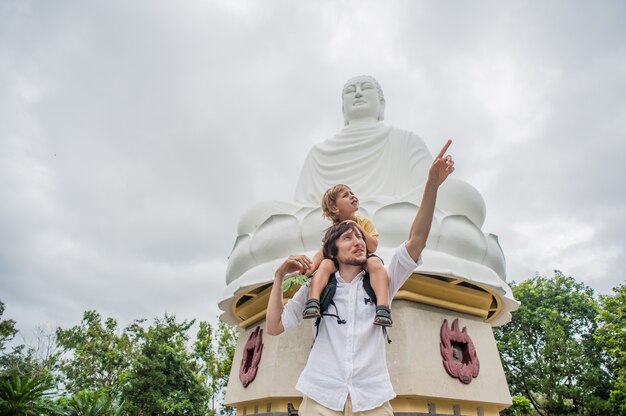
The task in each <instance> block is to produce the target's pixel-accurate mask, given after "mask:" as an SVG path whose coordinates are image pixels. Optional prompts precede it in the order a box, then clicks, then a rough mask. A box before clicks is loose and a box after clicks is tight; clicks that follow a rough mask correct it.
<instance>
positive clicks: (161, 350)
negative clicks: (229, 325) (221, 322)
mask: <svg viewBox="0 0 626 416" xmlns="http://www.w3.org/2000/svg"><path fill="white" fill-rule="evenodd" d="M192 325H193V321H191V322H182V323H177V322H176V320H175V318H174V317H173V316H168V315H166V316H165V317H164V318H163V319H157V320H155V323H154V326H151V327H150V328H149V329H148V330H147V331H146V333H145V335H144V338H143V342H142V345H141V348H140V350H139V356H138V358H137V362H136V363H135V365H134V366H133V368H132V370H131V373H130V375H129V378H128V383H127V384H126V385H125V386H124V388H123V391H122V397H123V398H124V402H125V408H126V410H127V411H128V413H130V414H141V415H206V414H207V413H208V403H209V399H210V397H211V394H210V390H209V389H208V388H207V386H206V385H205V384H204V383H203V380H202V378H201V377H199V374H198V365H197V363H196V361H195V360H194V359H193V356H192V354H191V353H190V352H189V351H188V350H187V348H186V342H187V340H188V336H187V331H188V330H189V328H190V327H191V326H192Z"/></svg>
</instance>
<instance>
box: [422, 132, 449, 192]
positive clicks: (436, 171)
mask: <svg viewBox="0 0 626 416" xmlns="http://www.w3.org/2000/svg"><path fill="white" fill-rule="evenodd" d="M451 144H452V140H450V139H448V141H447V142H446V144H445V145H444V146H443V148H442V149H441V151H440V152H439V154H438V155H437V157H436V158H435V160H434V162H433V164H432V166H431V167H430V171H429V172H428V181H429V182H430V183H431V184H433V185H435V186H439V185H441V184H442V183H443V182H444V181H445V180H446V179H447V178H448V175H450V174H451V173H452V172H454V160H452V156H450V155H446V151H447V150H448V147H450V145H451Z"/></svg>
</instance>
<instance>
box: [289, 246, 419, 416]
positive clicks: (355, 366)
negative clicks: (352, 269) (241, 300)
mask: <svg viewBox="0 0 626 416" xmlns="http://www.w3.org/2000/svg"><path fill="white" fill-rule="evenodd" d="M420 264H421V258H420V259H418V261H417V262H415V261H414V260H413V259H412V258H411V256H410V255H409V253H408V252H407V250H406V247H405V244H404V243H403V244H402V245H401V246H400V247H398V248H397V249H396V252H395V253H394V255H393V257H392V259H391V261H390V262H389V265H388V268H387V271H388V274H389V297H390V299H392V298H393V296H394V295H395V294H396V292H397V291H398V289H400V287H401V286H402V285H403V284H404V282H405V281H406V280H407V279H408V277H409V276H410V275H411V273H412V272H413V271H414V270H415V268H416V267H417V266H419V265H420ZM364 274H365V272H361V273H359V275H357V277H355V278H354V279H353V280H352V282H351V283H346V282H344V281H343V279H342V278H341V276H340V275H339V273H337V291H336V292H335V296H334V297H333V301H334V302H335V305H336V306H337V311H336V312H337V313H336V314H337V315H338V316H339V317H340V318H341V319H342V320H343V321H345V323H343V324H340V323H338V320H337V318H334V317H332V316H324V317H323V318H322V319H321V322H320V327H319V333H318V334H317V338H316V339H315V342H314V343H313V348H312V349H311V352H310V354H309V359H308V361H307V364H306V366H305V368H304V370H303V371H302V374H301V375H300V378H299V380H298V383H297V384H296V389H297V390H298V391H300V392H301V393H302V394H304V395H306V396H308V397H310V398H311V399H313V400H315V401H316V402H318V403H320V404H322V405H324V406H326V407H328V408H329V409H333V410H337V411H341V410H343V407H344V404H345V402H346V399H347V396H348V394H350V399H351V401H352V409H353V411H354V412H361V411H364V410H369V409H373V408H376V407H378V406H381V405H382V404H384V403H385V402H386V401H388V400H391V399H393V398H394V397H396V394H395V393H394V391H393V387H392V385H391V380H390V378H389V372H388V370H387V360H386V356H385V343H386V339H385V338H384V336H383V332H382V330H381V328H380V327H379V326H376V325H374V324H373V321H374V316H375V315H376V305H375V304H373V303H372V302H370V301H369V296H368V295H367V293H366V292H365V289H364V288H363V275H364ZM307 291H308V287H307V286H303V287H301V288H300V290H299V291H298V292H297V293H296V294H295V295H294V296H293V298H291V299H290V300H289V302H287V304H286V305H285V308H284V309H283V313H282V315H281V320H282V324H283V327H284V328H285V330H289V329H291V328H294V327H296V326H297V325H299V324H300V323H302V320H303V319H302V311H303V310H304V304H305V303H306V299H307ZM366 299H367V300H366ZM327 312H328V313H335V311H334V308H333V307H332V306H330V307H329V310H328V311H327ZM311 321H312V324H313V323H314V322H315V320H313V319H312V320H311ZM313 331H314V334H315V327H313Z"/></svg>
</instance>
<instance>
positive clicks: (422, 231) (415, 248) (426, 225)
mask: <svg viewBox="0 0 626 416" xmlns="http://www.w3.org/2000/svg"><path fill="white" fill-rule="evenodd" d="M451 143H452V140H448V141H447V142H446V144H445V146H443V148H442V149H441V151H440V152H439V154H438V155H437V157H436V158H435V160H434V162H433V164H432V166H431V167H430V170H429V171H428V179H427V180H426V185H425V186H424V194H423V195H422V202H421V203H420V207H419V209H418V210H417V214H416V215H415V219H414V220H413V224H412V225H411V231H410V232H409V238H408V240H406V249H407V251H408V252H409V255H410V256H411V258H413V260H415V261H417V260H418V259H419V257H420V255H421V254H422V250H424V247H426V240H427V239H428V234H429V233H430V226H431V224H432V222H433V215H434V213H435V202H437V191H438V190H439V186H440V185H441V184H442V183H443V182H444V181H445V180H446V178H447V177H448V175H450V174H451V173H452V172H453V171H454V161H453V160H452V157H451V156H449V155H448V156H444V155H445V153H446V150H448V147H450V144H451Z"/></svg>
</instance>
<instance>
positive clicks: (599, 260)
mask: <svg viewBox="0 0 626 416" xmlns="http://www.w3.org/2000/svg"><path fill="white" fill-rule="evenodd" d="M625 21H626V3H624V2H622V1H595V2H589V1H585V0H580V1H570V0H567V1H549V2H546V1H511V2H502V1H477V2H469V1H468V2H457V1H454V2H452V1H431V2H425V1H385V2H382V1H378V2H374V1H335V0H332V1H331V0H327V1H324V0H321V1H291V0H285V1H258V0H249V1H245V0H236V1H235V0H215V1H213V0H188V1H178V2H172V1H153V0H149V1H148V0H146V1H122V0H119V1H85V0H76V1H54V2H51V1H45V0H41V1H29V0H0V237H1V238H0V300H1V301H3V302H4V303H5V304H6V308H7V310H6V312H5V316H4V317H5V318H7V317H8V318H13V319H15V320H17V323H18V327H19V328H20V329H21V330H22V332H23V335H24V336H28V334H29V333H30V332H31V331H32V330H33V329H34V328H35V327H37V326H40V327H46V328H54V327H56V326H59V325H60V326H64V327H67V326H71V325H75V324H77V323H78V322H79V321H80V319H81V316H82V312H83V311H84V310H87V309H96V310H97V311H99V312H100V313H101V314H103V315H105V316H111V317H114V318H116V319H118V320H119V321H120V323H122V324H126V323H128V322H130V321H131V320H133V319H135V318H148V319H152V318H154V317H158V316H162V315H163V313H165V312H167V313H173V314H176V316H177V317H178V318H180V319H183V318H185V319H187V318H198V319H201V320H215V317H216V316H217V315H218V313H219V310H218V308H217V305H216V304H217V302H218V300H219V299H220V298H221V296H222V293H223V290H224V288H225V278H224V275H225V270H226V263H227V257H228V255H229V252H230V250H231V248H232V246H233V243H234V240H235V236H236V235H235V234H236V227H237V222H238V219H239V217H240V215H241V214H242V213H243V212H244V210H245V209H246V208H248V207H250V206H251V205H253V204H254V203H256V202H258V201H262V200H267V199H283V200H284V199H291V197H292V195H293V192H294V190H295V183H296V180H297V176H298V173H299V171H300V167H301V165H302V162H303V160H304V157H305V156H306V153H307V151H308V150H309V149H310V147H311V146H312V145H313V144H315V143H317V142H320V141H322V140H324V139H326V138H328V137H330V136H332V135H333V134H334V133H336V132H337V131H338V130H339V129H340V128H341V126H342V124H343V123H342V116H341V104H340V92H341V89H342V86H343V84H344V82H345V81H346V80H347V79H348V78H349V77H351V76H353V75H357V74H371V75H373V76H375V77H376V78H377V79H378V81H379V82H380V83H381V85H382V87H383V89H384V91H385V95H386V99H387V109H386V122H387V123H389V124H392V125H395V126H398V127H400V128H403V129H406V130H410V131H413V132H415V133H416V134H418V135H420V136H422V137H423V138H424V140H425V141H426V143H427V144H428V146H429V147H430V148H431V151H435V150H436V149H438V147H439V146H440V145H441V144H442V143H443V141H444V140H445V139H446V138H448V137H451V138H452V139H453V140H454V144H453V147H452V148H451V149H450V152H451V153H452V154H453V155H454V157H455V160H456V167H457V171H456V172H455V175H457V177H458V178H461V179H464V180H466V181H468V182H470V183H471V184H473V185H474V186H475V187H476V188H477V189H478V190H479V191H480V192H481V193H482V195H483V197H484V198H485V201H486V203H487V221H486V223H485V225H484V227H483V229H484V230H485V231H487V232H491V233H494V234H497V235H498V236H499V237H500V243H501V245H502V247H503V249H504V252H505V255H506V258H507V269H508V270H507V271H508V279H509V280H516V281H520V280H523V279H525V278H529V277H532V276H533V275H534V274H535V272H538V273H540V274H542V275H550V274H551V273H552V270H554V269H560V270H562V271H563V272H564V273H565V274H567V275H571V276H574V277H575V278H576V279H578V280H579V281H582V282H584V283H586V284H588V285H590V286H591V287H593V288H594V289H595V290H596V292H597V293H610V292H611V289H612V288H613V287H614V286H616V285H618V284H621V283H623V281H624V277H623V274H622V273H623V270H624V269H626V258H625V250H626V247H625V245H626V237H625V236H626V225H625V222H624V220H623V219H624V218H625V217H626V208H625V203H624V201H625V199H626V194H625V192H624V185H623V181H624V178H626V167H625V165H626V164H625V163H624V158H625V156H626V140H625V139H626V42H624V39H625V38H626V29H625V27H624V22H625Z"/></svg>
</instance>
